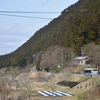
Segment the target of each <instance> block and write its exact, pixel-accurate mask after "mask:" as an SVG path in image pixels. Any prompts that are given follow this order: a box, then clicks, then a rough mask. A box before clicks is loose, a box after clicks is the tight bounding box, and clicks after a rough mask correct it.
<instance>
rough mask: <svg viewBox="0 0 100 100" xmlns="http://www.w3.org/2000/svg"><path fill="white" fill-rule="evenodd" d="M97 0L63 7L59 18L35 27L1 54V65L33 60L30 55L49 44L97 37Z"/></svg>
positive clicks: (76, 43) (99, 8)
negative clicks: (13, 48) (18, 43)
mask: <svg viewBox="0 0 100 100" xmlns="http://www.w3.org/2000/svg"><path fill="white" fill-rule="evenodd" d="M98 11H100V0H96V1H95V0H79V1H78V2H77V3H76V4H73V5H71V6H69V7H68V8H66V9H64V10H63V11H62V13H61V15H60V16H59V17H58V18H55V19H54V20H52V21H51V22H50V23H49V24H48V25H46V26H44V27H43V28H41V29H40V30H38V31H37V32H36V33H35V34H34V35H33V36H32V37H31V38H30V39H29V40H28V41H27V42H26V43H24V44H23V45H22V46H21V47H19V48H18V49H17V50H16V51H14V52H12V53H11V54H8V55H4V56H1V57H0V67H7V66H11V65H13V66H18V65H19V66H21V67H22V66H24V65H25V64H26V62H27V63H32V61H33V60H34V59H35V58H33V57H32V55H33V54H36V53H37V52H40V51H43V50H44V51H45V50H46V49H47V48H48V47H50V46H55V45H60V46H62V47H74V50H75V52H78V54H79V52H80V47H81V46H83V45H86V44H88V43H90V42H95V43H97V44H98V43H99V41H100V35H99V34H100V31H99V25H100V13H99V12H98Z"/></svg>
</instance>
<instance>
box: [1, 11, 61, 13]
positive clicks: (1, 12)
mask: <svg viewBox="0 0 100 100" xmlns="http://www.w3.org/2000/svg"><path fill="white" fill-rule="evenodd" d="M0 13H61V12H22V11H0Z"/></svg>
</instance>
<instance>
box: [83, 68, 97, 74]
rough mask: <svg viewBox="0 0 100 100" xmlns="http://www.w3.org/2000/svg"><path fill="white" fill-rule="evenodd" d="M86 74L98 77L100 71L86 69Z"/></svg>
mask: <svg viewBox="0 0 100 100" xmlns="http://www.w3.org/2000/svg"><path fill="white" fill-rule="evenodd" d="M84 74H85V75H86V76H94V75H98V70H97V69H96V68H86V69H84Z"/></svg>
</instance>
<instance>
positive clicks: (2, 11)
mask: <svg viewBox="0 0 100 100" xmlns="http://www.w3.org/2000/svg"><path fill="white" fill-rule="evenodd" d="M90 12H91V13H98V12H100V11H83V12H73V11H70V10H68V11H65V12H64V13H90ZM0 13H61V12H23V11H0Z"/></svg>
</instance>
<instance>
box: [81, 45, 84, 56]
mask: <svg viewBox="0 0 100 100" xmlns="http://www.w3.org/2000/svg"><path fill="white" fill-rule="evenodd" d="M83 55H84V52H83V47H81V56H82V57H83Z"/></svg>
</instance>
